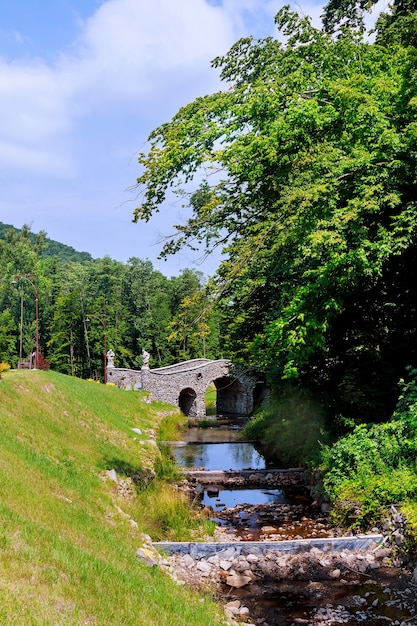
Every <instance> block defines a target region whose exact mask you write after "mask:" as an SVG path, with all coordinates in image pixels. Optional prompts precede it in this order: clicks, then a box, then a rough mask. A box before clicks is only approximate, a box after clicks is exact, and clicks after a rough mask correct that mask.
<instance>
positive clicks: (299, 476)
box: [183, 468, 305, 487]
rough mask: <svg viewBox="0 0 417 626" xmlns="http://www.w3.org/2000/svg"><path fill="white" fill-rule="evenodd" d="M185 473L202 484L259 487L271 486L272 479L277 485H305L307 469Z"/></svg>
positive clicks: (191, 471)
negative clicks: (248, 484) (239, 484)
mask: <svg viewBox="0 0 417 626" xmlns="http://www.w3.org/2000/svg"><path fill="white" fill-rule="evenodd" d="M183 473H184V475H185V476H186V477H187V478H188V479H189V480H191V481H195V482H198V483H200V484H201V485H213V484H216V485H225V484H228V483H231V482H234V481H239V480H240V481H241V482H242V483H251V484H253V483H255V484H256V485H257V486H258V487H261V486H262V485H265V486H270V483H271V481H273V482H274V485H275V486H276V487H279V486H283V487H288V486H289V485H293V486H294V485H304V484H305V470H304V469H302V468H290V469H256V470H254V469H246V470H188V469H187V470H184V472H183Z"/></svg>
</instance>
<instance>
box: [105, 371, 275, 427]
mask: <svg viewBox="0 0 417 626" xmlns="http://www.w3.org/2000/svg"><path fill="white" fill-rule="evenodd" d="M107 380H108V381H109V382H113V383H115V384H117V385H118V386H119V387H123V388H125V389H145V390H147V391H149V392H150V394H151V397H152V399H153V400H160V401H162V402H167V403H168V404H173V405H176V406H179V408H180V409H181V410H182V411H183V413H184V414H185V415H189V416H191V417H196V416H204V415H206V407H205V394H206V391H207V389H208V388H209V386H210V384H212V383H213V384H214V385H215V387H216V409H217V414H218V415H222V414H223V415H250V414H251V413H252V411H253V408H254V405H255V403H256V402H257V400H258V399H259V398H260V397H261V396H262V393H263V392H264V385H263V383H262V381H259V380H258V379H257V377H256V376H255V375H254V373H253V372H251V371H250V370H248V369H245V368H243V367H242V366H238V365H234V364H233V363H232V362H231V361H229V360H227V359H219V360H211V359H193V360H190V361H183V362H182V363H175V364H174V365H168V366H166V367H160V368H156V369H150V368H149V367H148V366H147V365H144V366H143V367H142V369H141V370H130V369H125V368H116V367H114V365H113V361H111V365H110V364H109V365H108V366H107Z"/></svg>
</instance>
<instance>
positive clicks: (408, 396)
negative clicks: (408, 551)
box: [321, 368, 417, 528]
mask: <svg viewBox="0 0 417 626" xmlns="http://www.w3.org/2000/svg"><path fill="white" fill-rule="evenodd" d="M409 372H410V374H411V375H412V376H413V378H412V379H411V380H410V381H409V382H407V383H405V382H404V381H400V387H401V394H400V397H399V400H398V404H397V409H396V411H395V413H394V415H393V417H392V419H391V420H390V421H389V422H386V423H382V424H373V425H365V424H361V425H360V426H357V427H356V428H355V429H354V431H353V432H352V433H350V434H349V435H347V436H345V437H343V438H341V439H340V440H339V441H338V442H336V443H335V444H334V445H333V446H332V447H330V448H328V447H326V448H324V449H323V451H322V457H321V468H322V470H323V474H324V478H323V485H324V488H325V490H326V491H327V493H328V494H329V496H330V498H331V501H332V504H333V513H332V515H333V519H334V521H336V522H337V523H339V524H342V525H356V526H360V527H362V528H364V527H366V526H368V525H372V524H375V523H376V522H377V521H378V520H379V519H381V517H383V516H384V514H385V512H386V509H387V507H388V506H389V505H390V504H401V503H402V502H404V501H406V500H410V501H413V500H417V475H416V468H417V384H416V382H415V376H416V373H417V370H411V369H410V368H409Z"/></svg>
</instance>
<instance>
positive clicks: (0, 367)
mask: <svg viewBox="0 0 417 626" xmlns="http://www.w3.org/2000/svg"><path fill="white" fill-rule="evenodd" d="M9 369H10V365H9V364H8V363H4V362H1V363H0V379H1V375H2V373H3V372H8V371H9Z"/></svg>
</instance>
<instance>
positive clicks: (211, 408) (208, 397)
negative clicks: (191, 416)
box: [204, 383, 217, 415]
mask: <svg viewBox="0 0 417 626" xmlns="http://www.w3.org/2000/svg"><path fill="white" fill-rule="evenodd" d="M216 402H217V389H216V387H215V385H214V383H212V384H211V385H210V386H209V388H208V389H207V391H206V393H205V396H204V403H205V405H206V415H216V413H217V409H216Z"/></svg>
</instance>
